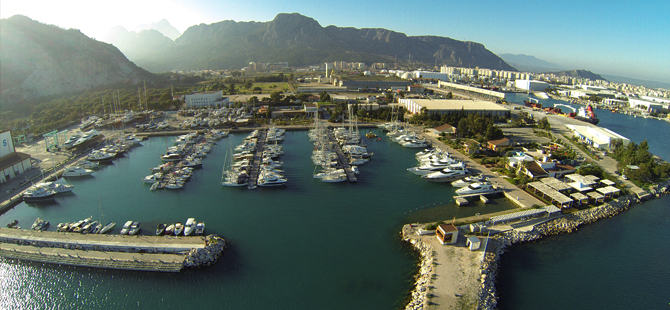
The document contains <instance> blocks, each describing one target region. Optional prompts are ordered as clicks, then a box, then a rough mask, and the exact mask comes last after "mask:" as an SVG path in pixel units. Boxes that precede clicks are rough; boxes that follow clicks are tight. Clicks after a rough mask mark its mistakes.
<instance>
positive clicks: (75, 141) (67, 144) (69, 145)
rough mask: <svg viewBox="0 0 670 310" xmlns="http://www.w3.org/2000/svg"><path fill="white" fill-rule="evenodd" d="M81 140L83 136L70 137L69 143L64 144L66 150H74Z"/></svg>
mask: <svg viewBox="0 0 670 310" xmlns="http://www.w3.org/2000/svg"><path fill="white" fill-rule="evenodd" d="M79 138H81V135H74V136H72V137H70V139H68V140H67V141H65V143H63V147H65V149H68V150H69V149H71V148H73V147H74V144H75V143H77V140H79Z"/></svg>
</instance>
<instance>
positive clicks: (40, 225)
mask: <svg viewBox="0 0 670 310" xmlns="http://www.w3.org/2000/svg"><path fill="white" fill-rule="evenodd" d="M49 225H50V224H49V221H46V220H43V219H41V218H39V217H38V218H37V219H36V220H35V222H34V223H33V226H32V227H31V229H32V230H47V229H49Z"/></svg>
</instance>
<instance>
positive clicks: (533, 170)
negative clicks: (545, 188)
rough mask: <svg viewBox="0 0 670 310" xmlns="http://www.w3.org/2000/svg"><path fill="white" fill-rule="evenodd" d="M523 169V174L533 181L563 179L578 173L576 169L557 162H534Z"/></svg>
mask: <svg viewBox="0 0 670 310" xmlns="http://www.w3.org/2000/svg"><path fill="white" fill-rule="evenodd" d="M521 169H523V173H524V174H526V175H527V176H528V177H530V178H531V179H537V178H546V177H553V178H561V177H562V176H563V175H566V174H569V173H574V172H576V171H577V169H576V168H575V167H572V166H569V165H563V164H559V163H557V162H556V161H538V160H535V161H532V162H528V164H526V166H525V167H523V168H521Z"/></svg>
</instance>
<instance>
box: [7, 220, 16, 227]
mask: <svg viewBox="0 0 670 310" xmlns="http://www.w3.org/2000/svg"><path fill="white" fill-rule="evenodd" d="M16 225H19V221H17V220H13V221H11V222H10V223H9V224H7V228H16V227H18V226H16Z"/></svg>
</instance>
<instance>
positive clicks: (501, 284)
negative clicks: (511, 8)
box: [497, 95, 670, 309]
mask: <svg viewBox="0 0 670 310" xmlns="http://www.w3.org/2000/svg"><path fill="white" fill-rule="evenodd" d="M523 98H525V97H524V96H521V95H513V96H508V100H510V99H511V100H510V101H512V102H515V103H523V102H522V100H523ZM540 103H543V104H544V103H558V101H557V100H556V102H550V101H549V100H547V101H544V100H540ZM596 114H597V115H598V118H600V123H599V124H598V126H600V127H605V128H608V129H610V130H613V131H614V132H616V133H618V134H621V135H623V136H624V137H627V138H629V139H630V140H631V141H633V142H635V143H638V144H639V143H640V142H642V141H643V140H644V139H647V140H648V142H649V151H650V152H652V153H653V154H655V155H658V156H659V157H661V158H663V159H664V160H670V138H669V137H668V133H670V123H669V122H666V121H661V120H654V119H645V118H639V117H638V118H634V117H632V116H627V115H624V114H619V113H612V112H610V111H607V110H601V109H598V110H596ZM669 218H670V196H665V197H662V198H660V199H655V200H650V201H646V202H644V203H643V204H639V205H634V206H633V207H632V208H631V209H629V210H627V211H625V212H623V213H621V214H619V215H617V216H615V217H613V218H608V219H603V220H600V221H598V222H596V223H593V224H589V225H585V226H582V227H580V228H579V230H578V231H577V232H575V233H571V234H566V235H560V236H554V237H547V238H544V239H542V240H540V241H538V242H533V243H528V244H522V245H516V246H513V247H512V248H510V249H509V251H507V253H505V254H504V255H503V256H502V258H501V262H500V273H499V278H498V285H497V287H498V292H499V295H500V300H499V303H498V305H499V308H500V309H667V308H668V302H670V294H669V293H668V286H667V281H668V279H670V267H668V261H670V238H668V237H667V236H668V234H670V225H668V219H669Z"/></svg>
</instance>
